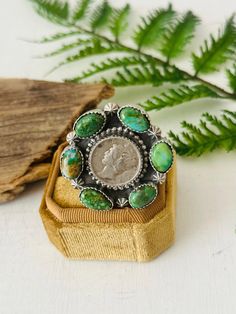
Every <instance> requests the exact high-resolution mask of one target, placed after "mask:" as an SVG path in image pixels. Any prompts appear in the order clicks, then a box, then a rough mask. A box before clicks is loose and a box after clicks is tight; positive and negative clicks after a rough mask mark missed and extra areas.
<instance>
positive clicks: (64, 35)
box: [26, 31, 81, 44]
mask: <svg viewBox="0 0 236 314" xmlns="http://www.w3.org/2000/svg"><path fill="white" fill-rule="evenodd" d="M80 34H81V33H80V32H79V31H69V32H60V33H55V34H52V35H50V36H46V37H43V38H41V39H39V40H26V41H28V42H30V43H35V44H46V43H51V42H54V41H59V40H61V39H64V38H67V37H72V36H76V35H80Z"/></svg>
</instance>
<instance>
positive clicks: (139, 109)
mask: <svg viewBox="0 0 236 314" xmlns="http://www.w3.org/2000/svg"><path fill="white" fill-rule="evenodd" d="M124 108H133V109H136V110H138V111H139V112H140V113H141V114H142V115H144V116H145V117H146V118H147V120H148V122H149V128H148V130H146V131H134V130H133V129H131V128H130V127H129V126H127V125H126V124H124V123H123V122H122V121H121V119H120V112H121V110H122V109H124ZM117 116H118V119H119V120H120V123H121V124H122V125H124V126H125V127H126V128H128V129H129V130H131V131H133V132H135V133H146V132H148V131H149V130H150V128H151V121H150V118H149V116H148V114H147V113H146V112H145V111H144V110H143V109H141V108H140V107H138V106H133V105H125V106H123V107H120V109H119V110H118V111H117Z"/></svg>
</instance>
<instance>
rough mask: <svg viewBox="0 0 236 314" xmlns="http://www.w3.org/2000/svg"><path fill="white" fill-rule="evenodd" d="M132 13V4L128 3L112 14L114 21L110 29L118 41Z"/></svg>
mask: <svg viewBox="0 0 236 314" xmlns="http://www.w3.org/2000/svg"><path fill="white" fill-rule="evenodd" d="M129 13H130V5H129V4H126V5H125V6H124V7H123V8H122V9H119V10H115V11H114V14H113V16H112V22H111V25H110V30H111V32H112V34H113V35H114V37H115V39H116V41H118V40H119V37H120V35H121V34H122V32H124V31H125V29H126V27H127V25H128V22H127V18H128V16H129Z"/></svg>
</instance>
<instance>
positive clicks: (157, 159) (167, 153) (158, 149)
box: [150, 142, 174, 172]
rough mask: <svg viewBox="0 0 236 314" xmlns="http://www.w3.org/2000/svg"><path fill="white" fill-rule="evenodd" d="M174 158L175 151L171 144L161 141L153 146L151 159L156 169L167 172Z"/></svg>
mask: <svg viewBox="0 0 236 314" xmlns="http://www.w3.org/2000/svg"><path fill="white" fill-rule="evenodd" d="M173 158H174V157H173V152H172V149H171V147H170V145H169V144H167V143H163V142H160V143H156V144H154V145H153V146H152V148H151V153H150V159H151V163H152V165H153V168H154V169H155V170H156V171H158V172H166V171H167V170H168V169H169V168H170V167H171V165H172V163H173Z"/></svg>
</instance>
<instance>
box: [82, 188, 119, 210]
mask: <svg viewBox="0 0 236 314" xmlns="http://www.w3.org/2000/svg"><path fill="white" fill-rule="evenodd" d="M91 189H92V190H95V191H97V192H100V193H101V194H103V195H104V196H105V197H106V198H107V199H108V200H109V202H110V203H111V207H110V208H109V209H95V208H91V207H88V206H86V205H85V204H84V203H83V201H82V200H81V198H80V196H81V194H82V192H83V191H85V190H91ZM79 199H80V201H81V203H82V204H83V205H84V206H85V207H86V208H89V209H92V210H96V211H109V210H111V209H112V208H113V207H114V202H113V200H112V199H111V198H110V197H109V196H108V195H107V194H106V193H104V192H103V191H101V190H99V189H97V188H95V187H93V186H86V187H83V188H82V189H81V190H80V193H79Z"/></svg>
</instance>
